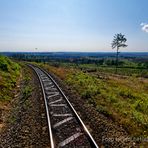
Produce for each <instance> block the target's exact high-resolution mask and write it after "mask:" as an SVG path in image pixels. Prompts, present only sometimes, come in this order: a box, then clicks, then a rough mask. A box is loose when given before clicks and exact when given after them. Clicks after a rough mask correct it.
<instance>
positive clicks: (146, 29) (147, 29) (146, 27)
mask: <svg viewBox="0 0 148 148" xmlns="http://www.w3.org/2000/svg"><path fill="white" fill-rule="evenodd" d="M140 25H141V26H142V30H143V31H144V32H147V33H148V24H146V23H141V24H140Z"/></svg>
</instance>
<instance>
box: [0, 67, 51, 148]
mask: <svg viewBox="0 0 148 148" xmlns="http://www.w3.org/2000/svg"><path fill="white" fill-rule="evenodd" d="M22 74H23V76H22V78H24V77H25V76H27V77H31V80H29V81H28V82H27V84H26V82H25V80H21V82H20V84H19V85H18V88H17V91H16V94H15V97H14V99H12V101H11V103H10V104H11V105H10V106H11V109H10V111H9V117H8V118H7V121H4V122H6V123H5V127H4V128H3V129H2V132H1V134H0V135H1V136H0V143H1V144H0V147H1V148H8V147H11V148H46V147H49V137H48V132H47V124H46V115H45V112H44V111H45V110H44V103H43V98H42V94H41V92H40V86H39V82H38V79H37V77H36V75H35V73H34V72H33V71H32V70H31V69H29V68H28V67H26V66H25V67H24V68H23V72H22ZM26 85H28V86H31V88H33V90H32V92H31V94H30V95H29V97H27V98H24V97H23V95H24V94H23V90H24V88H25V87H26Z"/></svg>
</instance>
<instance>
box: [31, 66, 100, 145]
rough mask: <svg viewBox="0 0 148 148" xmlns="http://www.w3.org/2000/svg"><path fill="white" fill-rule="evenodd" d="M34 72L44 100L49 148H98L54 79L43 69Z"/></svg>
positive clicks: (33, 67)
mask: <svg viewBox="0 0 148 148" xmlns="http://www.w3.org/2000/svg"><path fill="white" fill-rule="evenodd" d="M29 66H30V67H31V68H32V69H33V70H34V71H35V72H36V74H37V76H38V78H39V81H40V85H41V88H42V93H43V97H44V102H45V108H46V116H47V122H48V131H49V137H50V145H51V148H56V147H64V148H77V147H82V148H98V146H97V144H96V142H95V141H94V139H93V137H92V136H91V134H90V133H89V131H88V129H87V128H86V126H85V124H84V123H83V121H82V120H81V118H80V117H79V115H78V114H77V112H76V110H75V109H74V107H73V106H72V104H71V103H70V101H69V100H68V98H67V97H66V96H65V94H64V93H63V91H62V90H61V88H60V87H59V86H58V84H57V83H56V82H55V81H54V79H53V78H52V77H51V76H50V75H49V74H48V73H47V72H46V71H45V70H43V69H41V68H39V67H37V66H34V65H30V64H29Z"/></svg>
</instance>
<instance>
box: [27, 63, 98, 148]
mask: <svg viewBox="0 0 148 148" xmlns="http://www.w3.org/2000/svg"><path fill="white" fill-rule="evenodd" d="M29 66H30V67H31V68H33V69H34V71H35V72H36V74H37V76H38V78H39V80H40V84H41V88H42V92H43V97H44V101H45V107H46V112H47V121H48V125H49V135H50V141H51V148H54V142H53V135H52V128H51V122H50V115H49V111H48V105H47V100H46V95H45V91H44V86H43V83H42V81H41V78H40V76H39V74H38V73H37V71H36V70H35V68H34V67H37V68H38V69H40V70H41V71H42V72H44V73H45V74H46V75H47V76H48V77H49V79H50V80H51V81H52V82H53V84H54V85H55V86H56V87H57V89H58V90H59V92H60V93H61V95H62V96H63V98H64V99H65V100H66V102H67V103H68V105H69V107H70V108H71V110H72V111H73V113H74V115H75V117H76V119H77V121H78V122H79V123H80V124H81V126H82V128H83V130H84V132H85V134H86V136H87V138H88V140H89V142H90V144H91V146H92V147H93V148H99V147H98V145H97V144H96V142H95V140H94V139H93V137H92V136H91V134H90V132H89V131H88V129H87V127H86V126H85V124H84V123H83V121H82V120H81V118H80V116H79V115H78V113H77V112H76V110H75V109H74V107H73V106H72V104H71V103H70V101H69V100H68V98H67V97H66V96H65V94H64V92H63V91H62V89H61V88H60V87H59V85H58V84H57V83H56V81H55V80H54V79H53V78H52V77H51V75H50V74H49V73H48V72H47V71H45V70H43V69H42V68H40V67H38V66H34V65H31V64H29Z"/></svg>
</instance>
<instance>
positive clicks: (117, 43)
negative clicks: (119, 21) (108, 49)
mask: <svg viewBox="0 0 148 148" xmlns="http://www.w3.org/2000/svg"><path fill="white" fill-rule="evenodd" d="M126 41H127V39H126V38H125V35H123V34H121V33H118V34H115V36H114V39H113V42H112V44H111V45H112V49H114V48H117V53H116V73H117V67H118V56H119V53H120V52H119V48H120V47H127V45H126V44H125V43H126Z"/></svg>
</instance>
